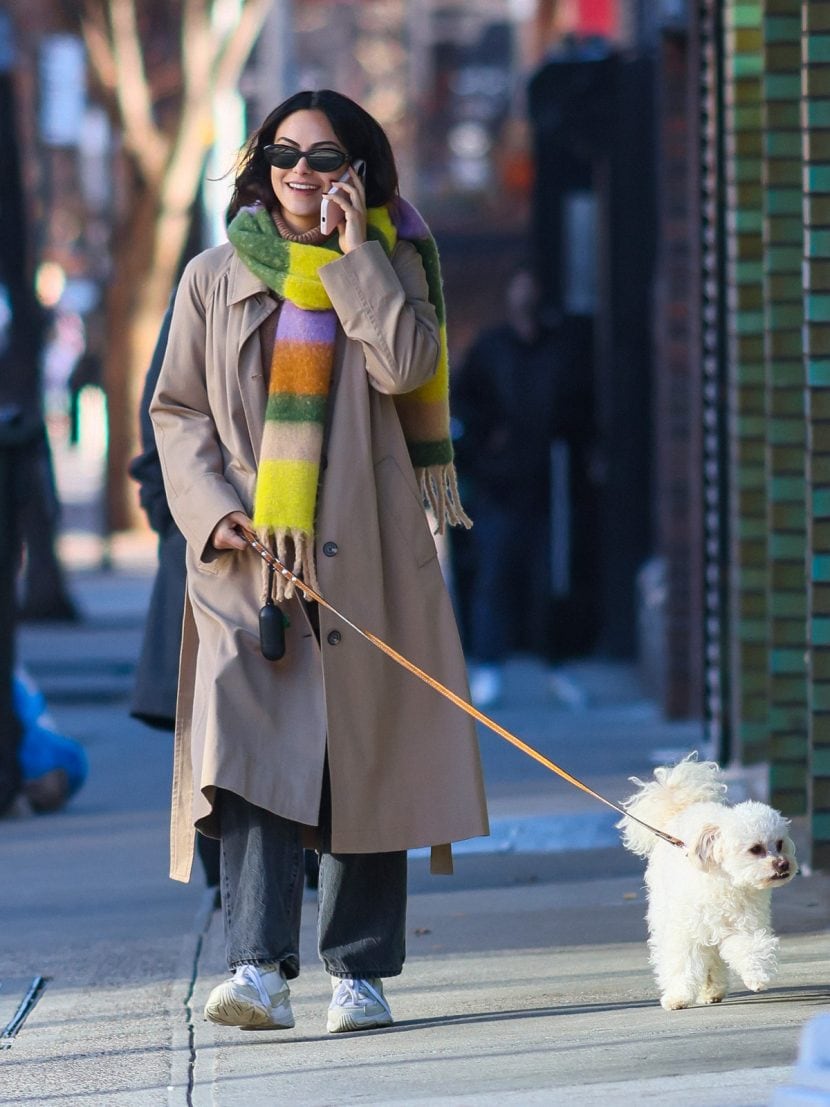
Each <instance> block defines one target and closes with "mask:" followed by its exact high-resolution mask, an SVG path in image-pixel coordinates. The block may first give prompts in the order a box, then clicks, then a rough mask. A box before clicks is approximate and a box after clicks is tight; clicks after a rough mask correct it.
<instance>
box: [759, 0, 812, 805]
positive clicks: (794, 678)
mask: <svg viewBox="0 0 830 1107" xmlns="http://www.w3.org/2000/svg"><path fill="white" fill-rule="evenodd" d="M763 63H764V64H763V77H762V93H763V101H762V104H763V113H762V118H763V127H764V133H763V147H762V149H763V177H762V180H763V185H764V196H763V216H764V218H763V243H764V265H763V266H762V269H763V288H764V360H765V363H766V415H767V445H766V470H767V528H768V529H767V611H766V614H767V636H768V641H769V677H768V684H767V697H768V725H769V739H770V750H769V755H770V792H771V798H772V802H773V804H774V805H775V806H776V807H779V808H780V809H781V810H782V811H784V812H785V813H786V814H788V815H803V814H804V813H805V811H806V805H807V788H806V780H807V672H806V665H805V659H804V654H805V650H806V645H807V624H806V620H807V572H806V563H805V554H806V543H807V518H806V483H805V468H804V452H805V449H806V439H807V434H806V426H805V421H804V363H803V356H802V344H801V327H802V323H803V318H804V307H803V298H802V283H801V254H802V241H803V233H802V193H801V187H802V184H801V159H800V156H799V155H800V146H799V144H800V131H801V119H800V109H801V0H766V2H765V4H764V15H763ZM794 152H795V154H794Z"/></svg>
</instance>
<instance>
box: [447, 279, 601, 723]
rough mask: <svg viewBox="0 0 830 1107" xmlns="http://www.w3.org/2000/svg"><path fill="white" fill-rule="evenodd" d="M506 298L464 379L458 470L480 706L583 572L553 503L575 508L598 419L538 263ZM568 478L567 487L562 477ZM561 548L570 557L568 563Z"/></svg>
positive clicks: (536, 648) (474, 689)
mask: <svg viewBox="0 0 830 1107" xmlns="http://www.w3.org/2000/svg"><path fill="white" fill-rule="evenodd" d="M506 308H507V321H506V322H504V323H502V324H500V325H498V326H495V327H490V328H487V329H486V330H483V331H482V332H481V333H480V334H479V335H478V337H477V338H476V339H475V341H474V342H473V344H472V346H471V347H470V349H469V351H468V353H467V355H466V358H465V359H464V361H463V363H462V365H461V368H460V370H459V371H458V373H457V375H456V377H455V379H454V381H453V401H454V413H455V416H456V417H457V419H458V421H459V429H460V432H461V433H460V435H459V437H458V438H457V439H456V441H455V446H456V453H457V457H458V469H459V474H460V476H461V479H462V481H463V485H464V494H465V496H466V497H467V499H468V501H469V503H470V505H471V506H470V512H471V514H472V516H473V518H474V519H475V527H474V528H473V530H472V531H471V532H470V535H469V537H467V536H463V537H465V538H466V540H467V544H468V546H469V549H468V550H467V552H466V562H465V563H464V564H463V565H462V564H459V562H458V561H457V562H456V566H457V567H456V574H455V575H456V579H457V580H459V584H460V586H461V589H460V590H465V587H466V603H464V604H463V605H462V606H464V607H465V609H466V620H465V624H466V635H465V637H466V642H465V645H466V649H467V653H468V655H469V657H470V659H471V680H470V685H471V694H472V697H473V700H474V702H476V703H477V704H478V705H479V706H481V707H487V706H491V705H493V704H495V703H497V702H498V700H499V699H500V697H501V694H502V662H503V661H504V660H505V659H506V658H507V656H508V655H509V654H510V653H512V652H515V651H517V650H522V651H525V652H528V653H531V654H533V655H535V656H538V657H542V658H546V659H547V658H550V657H551V654H552V652H553V651H552V650H551V641H550V639H551V635H550V625H549V624H550V615H551V603H552V598H553V597H555V596H556V595H557V592H561V591H562V590H563V589H567V588H568V587H570V585H571V582H572V574H571V565H570V563H569V562H570V560H571V558H570V557H569V556H568V551H569V552H570V553H571V554H572V553H573V536H572V535H570V536H566V535H564V534H563V533H562V530H563V529H564V528H563V527H562V526H561V524H560V522H559V520H558V519H557V524H553V521H552V519H551V505H552V500H553V499H554V498H555V494H558V495H559V496H560V498H564V499H565V500H566V501H567V509H566V514H567V513H568V512H569V511H570V506H571V501H572V499H573V488H574V481H579V480H580V472H582V473H583V474H584V468H585V466H584V462H583V461H582V460H581V453H582V451H584V448H585V444H586V443H587V441H588V439H589V436H590V426H591V395H590V372H589V368H588V367H587V366H585V365H578V364H575V363H574V358H573V357H572V356H571V355H570V353H569V348H568V342H567V340H566V337H565V334H564V331H563V328H562V327H561V326H548V325H545V322H544V321H543V319H542V318H541V317H540V312H539V292H538V287H537V284H536V280H535V278H534V276H533V274H532V272H531V271H530V269H529V268H528V267H526V266H519V267H518V268H517V269H516V270H515V271H514V273H513V275H512V277H511V279H510V281H509V283H508V285H507V289H506ZM560 481H563V482H564V493H563V489H562V487H561V486H560V487H558V488H552V482H553V483H554V484H558V482H560ZM552 525H559V526H560V530H559V532H558V533H557V534H556V535H555V536H554V535H552V533H551V527H552ZM568 525H569V523H568V521H567V520H566V521H565V526H568ZM552 539H556V540H558V542H559V546H558V547H555V546H553V545H552ZM557 548H558V549H559V550H562V549H564V550H565V551H566V553H565V560H566V562H568V563H566V564H563V565H561V566H559V567H558V569H557V566H556V558H555V557H554V556H553V552H554V550H555V549H557ZM459 560H460V559H459ZM557 575H559V579H558V580H557V579H556V578H557Z"/></svg>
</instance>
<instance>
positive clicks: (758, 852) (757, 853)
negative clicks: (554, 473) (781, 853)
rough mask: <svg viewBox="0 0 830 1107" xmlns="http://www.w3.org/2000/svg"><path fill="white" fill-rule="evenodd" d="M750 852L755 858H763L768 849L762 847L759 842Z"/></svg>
mask: <svg viewBox="0 0 830 1107" xmlns="http://www.w3.org/2000/svg"><path fill="white" fill-rule="evenodd" d="M749 852H750V853H751V854H752V855H753V857H763V856H764V855H765V854H766V852H767V851H766V848H765V847H764V846H762V845H761V844H760V842H759V843H758V845H757V846H752V847H751V849H750V851H749Z"/></svg>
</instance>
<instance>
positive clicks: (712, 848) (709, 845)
mask: <svg viewBox="0 0 830 1107" xmlns="http://www.w3.org/2000/svg"><path fill="white" fill-rule="evenodd" d="M719 839H720V827H718V826H715V825H714V824H713V823H709V824H707V825H706V826H704V827H701V829H700V832H699V834H698V836H697V838H695V840H694V841H693V842H691V843H690V845H689V860H690V861H691V862H692V864H693V865H696V866H697V867H698V868H699V869H703V871H704V872H708V871H709V870H710V869H712V868H714V867H715V865H717V863H718V856H717V853H718V850H717V846H718V841H719Z"/></svg>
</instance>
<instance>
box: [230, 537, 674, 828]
mask: <svg viewBox="0 0 830 1107" xmlns="http://www.w3.org/2000/svg"><path fill="white" fill-rule="evenodd" d="M236 529H237V533H238V534H240V535H241V537H242V538H244V539H245V541H246V542H247V543H248V545H249V546H250V547H251V548H252V549H253V550H256V552H257V553H258V554H259V556H260V557H261V558H262V560H263V561H264V562H266V564H268V565H270V566H271V568H272V569H274V570H275V572H278V573H279V574H280V575H281V576H283V577H284V578H285V579H286V580H287V581H290V582H291V583H292V584H294V585H295V586H296V587H297V588H299V589H300V591H301V592H302V593H303V595H304V596H305V598H306V599H307V600H314V602H315V603H318V604H319V605H320V607H324V608H325V609H326V610H327V611H330V612H331V613H332V615H336V616H337V618H338V619H340V620H341V621H342V622H344V623H345V624H346V626H348V627H351V628H352V630H354V631H356V632H357V633H358V634H359V635H360V636H361V638H365V639H366V641H367V642H371V643H372V645H373V646H376V647H377V649H379V650H381V652H383V653H385V654H386V655H387V656H388V657H391V658H392V660H393V661H396V662H397V663H398V664H399V665H401V666H403V668H404V669H408V670H409V672H410V673H412V674H413V676H416V677H418V679H419V680H422V681H423V682H424V683H425V684H428V685H429V686H430V688H434V689H435V691H436V692H439V693H440V694H441V695H442V696H444V698H445V699H448V700H449V701H450V702H451V703H454V704H455V706H456V707H460V708H461V710H462V711H466V713H467V714H468V715H472V717H473V718H474V719H477V720H478V722H480V723H482V724H483V725H484V726H486V727H487V728H488V729H489V730H492V731H493V732H494V733H495V734H498V735H499V737H500V738H504V740H505V741H506V742H509V743H510V744H511V746H515V747H516V749H518V750H521V751H522V753H525V754H527V756H528V757H532V758H533V760H534V761H538V762H539V764H540V765H544V766H545V768H546V769H549V770H550V771H551V772H552V773H556V775H557V776H560V777H562V779H563V780H567V782H568V783H569V784H572V785H573V786H574V788H579V790H580V791H582V792H585V793H586V795H589V796H593V798H594V799H596V800H599V802H600V803H604V804H605V806H606V807H610V808H611V810H612V811H616V812H617V814H619V815H624V816H625V818H627V819H631V820H632V821H633V822H635V823H639V824H640V826H644V827H645V828H646V830H650V831H651V832H652V833H653V834H656V835H657V836H658V838H662V839H663V841H665V842H668V843H669V845H672V846H679V847H680V848H681V849H685V848H686V847H685V844H684V843H683V842H682V841H681V840H680V839H679V838H675V837H673V836H672V835H671V834H667V833H666V832H665V831H664V830H658V829H657V828H656V827H654V826H649V824H648V823H645V822H643V820H642V819H638V818H636V816H634V815H631V814H629V812H628V811H626V810H625V808H623V807H620V806H618V805H617V804H616V803H613V802H612V801H611V800H609V799H606V798H605V796H601V795H600V794H599V792H595V791H594V790H593V788H589V787H588V785H587V784H584V783H583V782H582V781H581V780H578V779H577V778H576V777H575V776H571V774H570V773H569V772H567V771H566V770H565V769H563V768H561V767H560V766H559V765H557V764H556V762H555V761H551V760H550V759H549V758H547V757H545V756H544V754H541V753H539V751H538V750H535V749H534V748H533V746H529V745H528V744H527V742H523V741H522V740H521V738H517V737H516V735H515V734H511V733H510V731H509V730H505V728H504V727H503V726H500V725H499V723H497V722H495V721H494V720H493V719H490V718H489V717H488V716H487V715H485V714H484V713H483V712H481V711H479V710H478V708H477V707H473V705H472V704H470V703H468V702H467V701H466V700H465V699H462V698H461V696H459V695H456V693H455V692H453V691H451V690H450V689H449V688H447V687H446V686H445V685H443V684H441V682H440V681H438V680H436V679H435V677H432V676H430V675H429V673H425V672H424V671H423V669H419V668H418V666H417V665H416V664H414V662H412V661H410V660H409V659H408V658H406V657H404V656H403V654H400V653H398V651H397V650H395V649H393V648H392V646H390V645H387V643H386V642H384V641H383V639H382V638H378V637H377V635H375V634H372V632H371V631H369V630H364V629H363V627H359V626H358V625H357V624H356V623H353V622H352V621H351V619H347V618H346V616H345V615H344V614H343V613H342V612H340V611H338V610H337V608H336V607H334V606H333V605H332V604H330V603H329V602H328V600H326V599H324V598H323V597H322V596H321V595H320V593H319V592H317V591H315V589H313V588H312V587H311V586H310V585H308V584H306V583H305V581H302V580H300V578H299V577H296V576H295V575H294V574H293V573H292V572H291V570H290V569H286V567H285V566H284V565H283V564H282V562H281V561H279V560H278V559H277V558H276V557H275V556H274V554H273V553H271V551H270V550H269V549H268V548H267V547H266V546H264V545H263V544H262V542H260V540H259V539H258V538H257V537H256V535H255V534H253V533H252V532H251V531H249V530H247V529H246V528H244V527H237V528H236Z"/></svg>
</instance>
